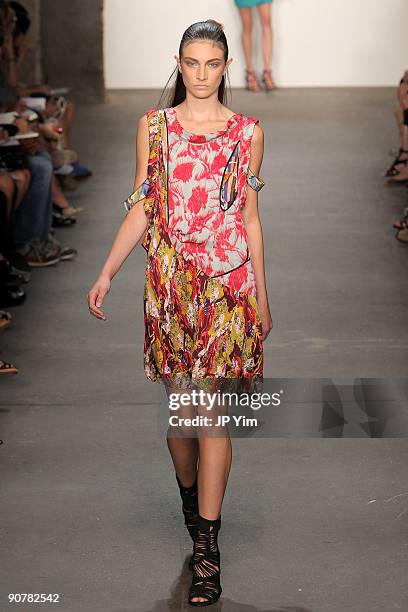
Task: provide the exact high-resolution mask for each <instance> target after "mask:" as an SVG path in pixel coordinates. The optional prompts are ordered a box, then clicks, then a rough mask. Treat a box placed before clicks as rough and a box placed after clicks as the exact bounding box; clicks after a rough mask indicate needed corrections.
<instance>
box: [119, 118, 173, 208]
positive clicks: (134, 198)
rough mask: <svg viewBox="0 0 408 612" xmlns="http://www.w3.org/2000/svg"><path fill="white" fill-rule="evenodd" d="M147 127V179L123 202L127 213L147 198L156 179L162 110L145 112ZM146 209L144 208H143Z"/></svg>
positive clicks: (162, 122) (162, 120)
mask: <svg viewBox="0 0 408 612" xmlns="http://www.w3.org/2000/svg"><path fill="white" fill-rule="evenodd" d="M145 114H146V118H147V126H148V130H149V160H148V165H147V178H146V179H145V180H144V181H143V183H141V184H140V185H138V187H137V188H136V189H135V191H134V192H133V193H131V194H130V195H129V196H128V197H127V198H126V200H125V201H124V202H123V205H124V207H125V209H126V210H127V211H128V212H129V210H131V208H133V206H134V205H135V204H136V202H139V201H140V200H142V199H143V198H148V194H149V193H150V191H151V186H152V185H153V183H154V181H155V180H156V179H157V176H158V173H159V164H158V161H159V154H160V141H161V137H162V134H163V125H164V121H165V116H164V111H163V110H162V109H154V108H153V109H149V110H148V111H146V113H145ZM145 209H146V206H145Z"/></svg>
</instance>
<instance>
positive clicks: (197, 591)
mask: <svg viewBox="0 0 408 612" xmlns="http://www.w3.org/2000/svg"><path fill="white" fill-rule="evenodd" d="M220 528H221V516H220V517H219V518H218V519H216V520H210V519H206V518H204V517H203V516H201V515H200V514H199V515H198V521H197V537H196V540H195V542H194V564H193V580H192V583H191V587H190V591H189V596H188V603H189V604H190V605H191V606H197V607H202V606H210V605H211V604H213V603H215V602H216V601H218V599H219V598H220V595H221V593H222V588H221V584H220V575H221V567H220V551H219V548H218V541H217V538H218V532H219V530H220ZM200 600H201V601H200Z"/></svg>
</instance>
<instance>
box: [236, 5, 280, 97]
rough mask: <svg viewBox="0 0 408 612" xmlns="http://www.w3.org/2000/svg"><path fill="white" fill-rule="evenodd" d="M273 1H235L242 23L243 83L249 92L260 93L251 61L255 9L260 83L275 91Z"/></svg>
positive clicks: (268, 89)
mask: <svg viewBox="0 0 408 612" xmlns="http://www.w3.org/2000/svg"><path fill="white" fill-rule="evenodd" d="M272 1H273V0H235V4H236V6H237V7H238V9H239V14H240V17H241V21H242V33H241V42H242V47H243V49H244V56H245V64H246V71H245V81H246V88H247V89H249V91H260V89H261V86H260V84H259V81H258V79H257V77H256V73H255V69H254V64H253V59H252V27H253V20H252V9H253V8H254V7H256V8H257V10H258V14H259V18H260V22H261V44H262V60H263V65H264V70H263V72H262V82H263V84H264V87H265V89H266V90H267V91H271V90H272V89H276V87H277V85H276V83H275V81H274V79H273V76H272V10H271V9H272V7H271V4H272Z"/></svg>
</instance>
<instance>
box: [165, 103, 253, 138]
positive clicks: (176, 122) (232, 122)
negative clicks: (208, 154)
mask: <svg viewBox="0 0 408 612" xmlns="http://www.w3.org/2000/svg"><path fill="white" fill-rule="evenodd" d="M166 110H167V111H169V110H170V112H171V113H172V115H173V125H174V127H175V129H176V131H177V133H178V134H179V135H180V136H181V137H182V138H183V139H184V140H188V141H189V142H196V143H203V142H208V141H210V140H214V139H215V138H219V137H220V136H222V135H223V134H225V133H226V132H227V131H228V130H230V129H231V127H233V126H234V125H236V124H237V123H238V122H239V121H240V120H241V119H242V113H234V114H233V115H231V117H230V118H229V119H228V121H227V124H226V126H225V127H224V128H222V129H221V130H218V131H216V132H208V133H207V134H195V133H194V132H190V131H189V130H186V129H185V128H184V127H183V126H182V125H181V123H180V122H179V120H178V117H177V111H176V110H175V109H174V107H173V106H170V107H169V108H167V109H166Z"/></svg>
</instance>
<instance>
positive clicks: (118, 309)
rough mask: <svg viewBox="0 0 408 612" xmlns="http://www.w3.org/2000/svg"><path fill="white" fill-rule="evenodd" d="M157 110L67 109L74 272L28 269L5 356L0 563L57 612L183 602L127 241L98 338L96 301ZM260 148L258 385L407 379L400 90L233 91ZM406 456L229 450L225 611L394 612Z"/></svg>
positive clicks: (353, 447)
mask: <svg viewBox="0 0 408 612" xmlns="http://www.w3.org/2000/svg"><path fill="white" fill-rule="evenodd" d="M157 99H158V95H157V92H153V91H146V92H139V93H137V94H135V93H132V94H130V93H115V94H114V95H113V94H112V95H111V97H110V103H109V104H105V105H98V106H87V107H79V108H78V115H77V120H76V124H75V131H74V135H73V144H74V147H75V148H76V149H77V151H78V152H79V154H80V159H81V161H82V162H83V163H87V164H89V165H90V166H91V167H92V169H93V170H94V173H95V174H94V177H93V178H92V179H91V180H90V181H88V182H87V183H85V184H82V185H81V186H80V189H79V191H78V192H77V193H76V194H74V195H73V196H72V197H71V200H72V202H73V203H75V204H78V205H83V206H84V207H85V210H84V211H83V213H82V214H81V216H80V219H79V221H78V223H77V225H76V226H75V227H73V228H70V229H64V230H57V236H58V237H59V238H60V239H61V240H62V241H63V242H64V243H67V244H70V245H72V246H75V247H77V248H78V250H79V256H78V258H77V259H76V260H75V261H71V262H64V263H60V264H59V265H58V266H55V267H52V268H49V269H43V270H36V271H34V272H33V274H32V281H31V283H30V284H29V285H28V286H27V291H28V294H29V298H28V301H27V303H26V304H25V305H24V306H23V307H20V308H15V309H14V310H13V315H14V321H13V325H12V327H11V328H10V329H8V330H6V331H5V332H4V334H3V335H2V338H1V357H2V358H4V359H7V360H9V361H12V362H13V363H15V364H16V365H17V366H18V367H19V368H20V372H19V374H18V375H17V376H15V377H10V378H8V379H7V380H2V381H1V391H2V394H1V403H0V410H1V414H0V416H1V436H0V437H1V438H2V439H3V444H2V445H1V446H0V451H1V456H2V494H3V495H2V521H1V530H2V555H1V561H0V564H1V603H0V609H2V610H3V609H4V610H5V609H10V610H11V609H20V608H22V609H25V607H26V608H27V609H32V610H40V609H44V608H43V606H40V605H39V604H36V605H31V606H28V605H27V606H13V605H8V603H7V602H8V598H7V597H8V593H13V592H17V593H21V592H25V593H41V592H42V593H60V594H61V603H59V604H58V609H59V610H64V612H65V611H77V610H78V611H79V610H81V611H82V610H84V611H89V612H91V611H92V612H94V611H95V612H105V611H106V612H124V611H135V612H148V611H149V612H153V611H154V612H158V611H162V610H187V609H191V608H190V607H189V606H188V604H186V597H187V591H188V587H189V583H190V574H189V571H188V568H186V565H185V561H186V560H188V555H189V552H190V543H189V539H188V537H187V534H186V532H185V528H184V525H183V522H182V518H181V512H180V504H179V497H178V490H177V485H176V481H175V478H174V473H173V468H172V464H171V460H170V456H169V454H168V451H167V446H166V444H165V440H164V437H163V436H162V434H161V432H160V431H159V427H158V422H159V420H160V419H159V415H160V409H161V405H160V401H161V400H160V398H161V393H162V387H161V386H160V385H157V384H154V383H152V382H150V381H148V380H147V379H146V378H145V376H144V373H143V369H142V350H143V318H142V294H143V266H144V251H143V249H142V247H141V246H140V245H139V246H138V247H137V248H136V250H135V251H134V252H133V253H132V254H131V256H130V257H129V259H128V260H127V261H126V262H125V264H124V266H123V268H122V270H121V271H120V273H119V274H118V276H117V277H116V278H115V279H114V281H113V286H112V290H111V293H110V295H109V296H108V298H107V300H106V312H107V315H108V317H109V319H108V321H107V322H100V321H97V320H96V319H94V318H91V317H90V315H89V314H88V310H87V306H86V294H87V291H88V290H89V288H90V287H91V285H92V283H93V282H94V280H95V279H96V276H97V274H98V271H99V269H100V267H101V265H102V263H103V261H104V258H105V256H106V254H107V251H108V248H109V246H110V244H111V241H112V240H113V237H114V234H115V232H116V229H117V228H118V226H119V224H120V222H121V219H122V218H123V215H124V209H123V207H122V204H121V202H122V201H123V199H124V198H125V197H126V196H127V195H128V194H129V192H130V190H131V185H132V181H133V174H134V134H135V127H136V124H137V120H138V117H139V116H140V115H141V114H142V113H143V112H144V111H145V110H146V109H147V108H150V107H153V106H155V104H156V100H157ZM229 106H230V108H232V109H233V110H235V111H236V110H239V111H240V112H243V113H245V114H249V115H253V116H257V117H259V118H260V120H261V125H262V126H263V128H264V130H265V134H266V150H265V158H264V163H263V169H262V176H263V178H264V179H266V182H267V186H266V188H265V189H263V190H262V192H261V194H260V208H261V211H262V212H261V215H262V222H263V227H264V235H265V238H266V240H265V242H266V252H265V256H266V266H267V277H268V290H269V296H270V303H271V309H272V314H273V317H274V329H273V331H272V332H271V334H270V336H269V338H268V340H267V341H266V342H265V361H266V363H265V376H267V377H271V378H272V377H286V378H289V379H290V378H292V379H294V378H299V377H304V378H309V377H311V378H324V377H325V378H329V379H335V378H337V377H342V378H343V379H345V380H350V381H353V380H354V379H355V378H356V377H384V378H394V377H402V378H404V377H406V375H407V363H408V360H407V348H408V326H407V324H406V323H407V318H406V313H407V301H408V300H407V298H408V289H407V283H406V278H407V276H406V268H407V257H408V251H407V248H405V247H404V246H403V245H401V244H399V243H398V242H397V241H396V240H394V237H393V236H394V231H393V229H392V228H391V222H392V220H393V219H394V218H396V217H398V216H399V215H400V213H401V212H402V210H403V207H404V206H405V204H406V203H407V202H406V200H407V195H408V192H407V190H406V189H405V188H403V187H400V188H390V187H385V186H384V182H383V178H382V176H381V173H382V171H383V169H384V168H385V167H386V166H388V165H389V163H390V162H391V158H390V157H388V151H389V149H390V148H395V147H396V146H397V130H396V126H395V122H394V119H393V110H394V107H395V93H394V90H392V89H315V90H303V89H302V90H296V89H292V90H282V91H278V92H274V93H273V94H272V95H268V94H266V93H261V94H258V95H254V94H250V93H248V92H244V91H238V90H237V91H234V96H233V102H231V103H230V105H229ZM407 459H408V448H407V444H406V441H405V440H404V439H396V438H394V439H383V440H379V439H318V438H315V439H295V438H292V439H283V438H274V439H265V438H264V439H257V440H254V439H252V440H250V439H234V440H233V466H232V471H231V476H230V480H229V484H228V488H227V492H226V496H225V501H224V506H223V512H222V514H223V526H222V529H221V532H220V540H219V541H220V549H221V555H222V557H221V558H222V584H223V589H224V591H223V596H222V606H221V605H218V606H213V608H212V609H221V608H222V609H223V610H224V611H227V610H228V611H231V612H232V611H233V612H244V611H245V612H247V611H248V612H249V611H251V612H255V611H264V612H266V611H270V612H271V611H274V612H278V611H281V610H286V611H292V612H319V611H326V610H330V611H333V612H345V611H350V612H368V611H369V612H373V611H377V610H378V611H381V612H384V611H387V612H388V611H389V610H394V609H395V610H406V609H407V608H408V589H407V586H406V575H407V569H408V563H407V561H408V540H407V537H406V533H407V530H406V521H407V516H408V514H407V511H408V506H407V504H408V486H407V484H408V483H407V477H406V474H407Z"/></svg>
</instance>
